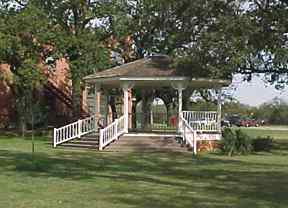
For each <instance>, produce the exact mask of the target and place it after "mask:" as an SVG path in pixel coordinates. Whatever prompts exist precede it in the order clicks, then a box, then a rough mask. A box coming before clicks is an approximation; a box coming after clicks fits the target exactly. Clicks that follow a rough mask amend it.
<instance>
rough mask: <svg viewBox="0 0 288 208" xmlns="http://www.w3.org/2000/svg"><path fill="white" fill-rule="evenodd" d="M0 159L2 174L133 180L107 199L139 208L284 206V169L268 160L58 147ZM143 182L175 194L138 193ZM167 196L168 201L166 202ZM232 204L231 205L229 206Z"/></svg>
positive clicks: (1, 153) (287, 188) (287, 185)
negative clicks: (245, 202)
mask: <svg viewBox="0 0 288 208" xmlns="http://www.w3.org/2000/svg"><path fill="white" fill-rule="evenodd" d="M0 159H1V160H0V170H1V174H3V175H5V174H6V175H13V174H16V175H19V176H20V177H21V176H31V177H44V178H46V177H54V178H59V179H71V180H76V181H78V180H80V181H90V180H92V181H95V183H97V181H98V180H107V181H113V182H115V181H116V182H124V183H127V184H135V185H132V186H131V185H130V186H127V187H123V186H122V187H115V188H114V189H113V190H111V191H112V192H115V193H117V194H119V196H117V197H116V198H115V199H113V200H116V201H117V202H121V203H125V204H127V205H133V206H139V207H149V206H150V207H152V205H153V206H154V207H155V206H157V207H164V205H166V206H165V207H183V206H186V205H187V206H188V205H189V204H191V200H194V202H193V203H194V204H195V205H197V206H198V207H223V206H224V205H225V206H228V207H231V206H232V205H231V203H232V204H233V200H232V201H231V200H227V201H225V199H222V198H225V197H227V196H230V197H232V198H237V199H239V200H240V199H249V200H252V201H253V202H254V204H253V207H261V206H262V205H263V204H262V205H261V204H259V205H258V204H257V203H258V202H259V203H260V202H265V203H275V204H281V205H283V204H288V198H287V197H286V195H287V193H288V177H287V175H288V173H287V170H286V172H285V170H284V171H282V170H281V169H280V167H281V166H278V165H277V164H269V167H267V171H266V170H263V164H259V163H253V162H249V163H248V162H243V161H238V160H229V159H227V158H225V159H221V158H219V157H213V156H209V157H205V156H203V157H200V158H192V156H189V155H187V154H179V153H169V154H168V153H155V154H135V153H133V154H125V155H121V154H111V153H98V152H88V153H85V152H77V151H59V150H52V151H51V154H50V152H49V154H48V153H37V154H35V155H34V161H33V162H32V158H31V154H29V153H26V152H14V151H7V150H0ZM259 167H261V168H260V169H259ZM277 170H278V171H277ZM143 183H144V184H146V183H147V184H149V186H151V189H153V187H159V186H160V187H162V186H165V187H166V186H167V188H168V189H169V188H171V187H172V188H173V190H178V191H179V193H169V194H168V195H167V196H166V195H163V196H161V197H160V198H159V199H157V197H155V196H154V195H153V194H152V193H154V192H151V193H148V192H147V193H146V194H145V195H143V193H142V192H141V190H142V189H139V187H138V185H137V184H143ZM125 192H126V193H135V197H125V196H123V195H122V193H125ZM187 192H192V193H191V194H187ZM193 192H194V193H197V195H195V194H194V195H193ZM181 193H182V194H181ZM183 193H184V194H183ZM137 195H139V196H137ZM114 197H115V196H114ZM167 200H168V201H169V202H171V203H170V204H168V205H167ZM234 202H235V201H234ZM177 203H179V204H177ZM205 203H206V204H205ZM180 205H181V206H180ZM197 206H195V207H197ZM225 206H224V207H225ZM234 207H237V206H235V204H234Z"/></svg>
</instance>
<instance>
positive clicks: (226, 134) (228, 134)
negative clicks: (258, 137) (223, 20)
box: [221, 128, 253, 156]
mask: <svg viewBox="0 0 288 208" xmlns="http://www.w3.org/2000/svg"><path fill="white" fill-rule="evenodd" d="M252 150H253V148H252V145H251V138H250V137H249V136H248V135H247V134H245V133H244V132H243V131H241V130H239V129H238V130H232V129H230V128H225V129H224V131H223V137H222V140H221V151H222V152H223V153H224V154H227V155H228V156H233V155H235V154H237V155H242V154H248V153H250V152H251V151H252Z"/></svg>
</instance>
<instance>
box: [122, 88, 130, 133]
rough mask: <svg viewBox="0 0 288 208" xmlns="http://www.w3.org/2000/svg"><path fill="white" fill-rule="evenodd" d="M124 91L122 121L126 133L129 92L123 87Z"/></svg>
mask: <svg viewBox="0 0 288 208" xmlns="http://www.w3.org/2000/svg"><path fill="white" fill-rule="evenodd" d="M123 92H124V112H123V113H124V116H125V123H124V129H125V133H128V128H129V94H128V88H123Z"/></svg>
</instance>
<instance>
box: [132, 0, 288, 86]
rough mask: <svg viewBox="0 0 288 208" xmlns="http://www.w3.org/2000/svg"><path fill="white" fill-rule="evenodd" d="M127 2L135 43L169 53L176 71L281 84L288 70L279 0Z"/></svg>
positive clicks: (287, 39) (284, 16)
mask: <svg viewBox="0 0 288 208" xmlns="http://www.w3.org/2000/svg"><path fill="white" fill-rule="evenodd" d="M132 2H134V3H133V4H130V7H131V9H130V11H131V19H132V21H133V22H134V24H133V25H137V26H136V27H134V28H135V31H134V33H133V35H134V39H135V42H136V45H137V46H138V48H141V50H142V51H143V50H144V51H146V52H148V53H151V52H157V53H165V54H169V55H173V56H174V57H175V59H176V63H175V66H176V67H177V68H178V69H179V74H184V75H191V76H194V77H203V76H208V77H210V78H223V79H231V78H232V75H233V74H235V73H241V74H245V75H247V76H246V79H247V80H250V78H251V75H252V74H254V73H264V74H266V75H267V81H270V82H271V83H273V82H277V83H278V84H279V86H281V84H285V83H286V81H285V78H286V75H287V72H288V66H287V65H288V63H287V60H288V55H287V54H288V52H287V47H288V45H287V44H288V36H287V25H288V20H287V12H288V11H287V10H288V5H287V4H288V2H287V1H285V0H226V1H225V0H224V1H218V0H210V1H204V2H203V1H202V0H195V1H190V0H183V1H177V0H165V1H164V0H155V1H150V0H135V1H132Z"/></svg>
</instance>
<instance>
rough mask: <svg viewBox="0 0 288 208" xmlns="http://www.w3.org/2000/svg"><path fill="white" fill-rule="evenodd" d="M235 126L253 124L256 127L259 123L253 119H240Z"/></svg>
mask: <svg viewBox="0 0 288 208" xmlns="http://www.w3.org/2000/svg"><path fill="white" fill-rule="evenodd" d="M237 126H245V127H250V126H255V127H258V126H260V124H259V122H258V121H257V120H255V119H240V121H239V124H238V125H237Z"/></svg>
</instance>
